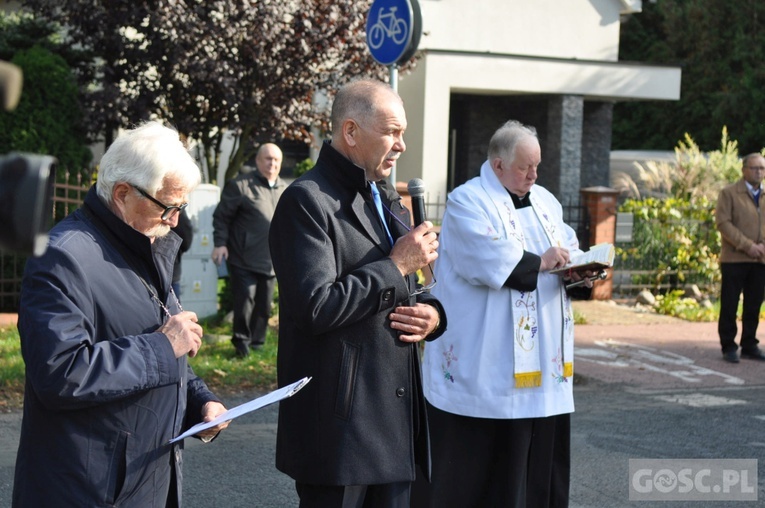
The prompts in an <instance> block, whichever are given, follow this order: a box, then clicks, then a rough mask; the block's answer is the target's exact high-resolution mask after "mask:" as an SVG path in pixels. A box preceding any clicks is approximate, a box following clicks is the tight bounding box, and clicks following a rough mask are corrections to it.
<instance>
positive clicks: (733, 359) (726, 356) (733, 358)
mask: <svg viewBox="0 0 765 508" xmlns="http://www.w3.org/2000/svg"><path fill="white" fill-rule="evenodd" d="M723 360H725V361H726V362H730V363H738V355H737V354H736V351H735V350H730V351H726V352H724V353H723Z"/></svg>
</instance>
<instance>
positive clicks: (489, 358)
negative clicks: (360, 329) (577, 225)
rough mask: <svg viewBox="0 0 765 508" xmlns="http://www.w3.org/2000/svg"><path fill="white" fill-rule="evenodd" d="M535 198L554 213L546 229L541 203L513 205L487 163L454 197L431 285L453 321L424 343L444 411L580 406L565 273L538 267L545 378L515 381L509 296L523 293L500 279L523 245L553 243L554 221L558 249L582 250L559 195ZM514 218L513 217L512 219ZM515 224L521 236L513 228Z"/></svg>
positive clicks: (484, 414)
mask: <svg viewBox="0 0 765 508" xmlns="http://www.w3.org/2000/svg"><path fill="white" fill-rule="evenodd" d="M531 196H532V197H533V199H532V203H534V202H536V203H537V208H541V209H543V210H544V214H545V220H547V219H549V224H548V225H547V227H543V224H542V222H543V221H542V220H540V218H539V217H540V210H539V209H538V210H537V211H536V212H535V211H534V210H533V209H532V207H526V208H522V209H520V210H515V208H514V207H513V204H512V199H511V197H510V195H509V194H508V193H507V191H506V190H505V189H504V187H503V186H502V184H501V183H500V182H499V179H498V178H497V177H496V175H495V174H494V172H493V171H492V169H491V167H490V166H489V165H488V163H484V165H483V166H482V168H481V175H480V176H479V177H476V178H474V179H472V180H470V181H468V182H467V183H465V184H464V185H462V186H460V187H458V188H457V189H455V190H454V191H453V192H452V193H451V194H450V195H449V200H448V202H447V207H446V214H445V216H444V221H443V223H442V228H441V235H440V238H439V242H440V244H441V245H440V247H439V258H438V260H437V261H436V267H435V271H436V279H437V280H438V283H437V284H436V286H435V288H434V289H433V294H434V295H435V296H437V297H438V298H439V300H440V301H441V303H442V304H443V306H444V309H445V310H446V314H447V316H448V317H449V324H448V328H447V330H446V332H445V333H444V335H443V336H441V337H440V338H439V340H437V341H433V342H430V343H427V345H426V346H425V354H424V358H423V389H424V392H425V396H426V397H427V399H428V401H429V402H430V403H431V404H433V405H434V406H436V407H437V408H439V409H441V410H443V411H448V412H451V413H455V414H461V415H465V416H472V417H481V418H535V417H545V416H552V415H556V414H564V413H570V412H573V411H574V398H573V386H572V378H571V377H566V376H564V358H563V357H564V351H563V349H564V348H563V343H562V337H563V330H564V327H565V322H564V321H565V317H566V316H564V309H566V302H565V293H564V292H563V291H561V285H562V282H561V278H560V275H553V274H549V273H540V274H539V275H538V278H537V289H536V291H535V295H534V296H535V300H536V312H535V313H534V314H535V319H536V326H537V330H536V334H535V337H534V340H535V343H534V349H535V350H536V351H537V353H535V354H537V355H538V358H539V368H540V370H541V379H540V381H541V382H540V383H539V386H530V387H524V388H519V387H517V386H516V379H515V375H514V373H515V370H516V365H515V361H516V360H515V358H516V351H515V348H516V347H517V343H516V340H515V337H514V327H516V326H517V320H516V319H514V315H513V311H514V310H515V307H514V303H516V302H514V300H513V298H514V295H513V294H514V293H515V297H516V298H517V294H518V292H517V291H511V290H510V289H509V288H506V287H504V286H503V284H504V283H505V281H506V280H507V278H508V277H509V276H510V273H511V272H512V271H513V270H514V269H515V267H516V266H517V264H518V262H519V261H520V260H521V257H522V256H523V249H524V248H525V249H526V250H528V251H530V252H532V253H534V254H538V255H541V254H542V253H544V252H545V251H546V250H547V249H548V248H549V247H550V246H551V234H550V228H551V227H552V228H554V230H555V234H554V237H555V238H557V239H558V240H555V241H557V242H559V243H560V244H561V245H560V246H562V247H566V248H568V249H569V251H570V252H571V253H572V254H574V253H578V252H580V251H579V248H578V245H579V244H578V241H577V238H576V234H575V233H574V231H573V230H572V229H571V228H570V227H569V226H567V225H566V224H564V223H563V219H562V208H561V205H560V203H559V202H558V200H557V199H555V197H554V196H553V195H552V194H551V193H550V192H548V191H547V190H546V189H544V188H543V187H540V186H537V185H535V186H533V187H532V188H531ZM513 220H515V221H517V222H516V223H515V224H511V222H512V221H513ZM518 223H519V224H520V225H521V226H522V235H521V236H522V239H521V238H519V234H518V232H517V231H516V232H514V231H513V228H514V227H515V226H517V225H518ZM522 245H523V246H522ZM516 317H517V316H516ZM569 318H570V316H569ZM571 325H572V326H573V323H571ZM572 335H573V334H572ZM570 340H571V341H573V337H570ZM570 350H571V351H572V350H573V344H571V348H570ZM569 355H570V356H572V354H571V353H569ZM572 360H573V358H566V359H565V362H571V361H572Z"/></svg>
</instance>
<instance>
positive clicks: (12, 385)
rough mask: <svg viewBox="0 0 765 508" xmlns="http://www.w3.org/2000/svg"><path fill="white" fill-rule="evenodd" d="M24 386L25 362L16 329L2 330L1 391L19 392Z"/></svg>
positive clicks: (0, 342) (0, 340)
mask: <svg viewBox="0 0 765 508" xmlns="http://www.w3.org/2000/svg"><path fill="white" fill-rule="evenodd" d="M23 386H24V360H23V359H22V358H21V343H20V342H19V332H18V330H17V329H16V327H15V326H14V327H11V328H5V329H3V330H0V390H18V389H21V388H22V387H23Z"/></svg>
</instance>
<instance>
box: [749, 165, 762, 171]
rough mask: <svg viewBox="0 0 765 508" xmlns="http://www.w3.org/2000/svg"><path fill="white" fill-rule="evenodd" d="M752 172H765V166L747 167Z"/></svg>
mask: <svg viewBox="0 0 765 508" xmlns="http://www.w3.org/2000/svg"><path fill="white" fill-rule="evenodd" d="M747 169H750V170H752V171H765V166H747Z"/></svg>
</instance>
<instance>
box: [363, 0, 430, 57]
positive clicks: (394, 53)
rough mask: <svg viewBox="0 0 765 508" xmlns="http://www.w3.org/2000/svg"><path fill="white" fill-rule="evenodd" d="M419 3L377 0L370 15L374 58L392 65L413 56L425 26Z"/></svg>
mask: <svg viewBox="0 0 765 508" xmlns="http://www.w3.org/2000/svg"><path fill="white" fill-rule="evenodd" d="M419 7H420V6H419V4H417V0H375V1H374V3H373V4H372V7H371V8H370V10H369V15H368V17H367V46H369V52H370V53H372V56H373V57H374V59H375V60H377V61H378V62H380V63H381V64H383V65H391V64H397V63H402V62H400V61H399V59H401V60H402V61H406V60H408V59H409V58H411V56H412V54H414V51H415V50H416V49H417V48H416V45H417V44H418V43H419V40H420V37H419V35H420V32H421V30H422V28H421V24H422V23H421V16H420V10H419ZM413 45H414V47H412V46H413Z"/></svg>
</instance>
